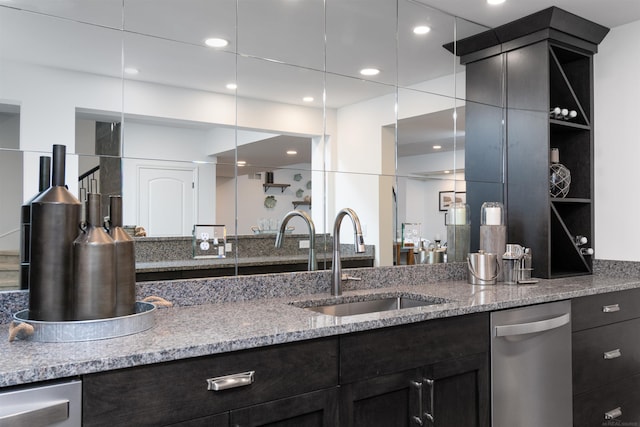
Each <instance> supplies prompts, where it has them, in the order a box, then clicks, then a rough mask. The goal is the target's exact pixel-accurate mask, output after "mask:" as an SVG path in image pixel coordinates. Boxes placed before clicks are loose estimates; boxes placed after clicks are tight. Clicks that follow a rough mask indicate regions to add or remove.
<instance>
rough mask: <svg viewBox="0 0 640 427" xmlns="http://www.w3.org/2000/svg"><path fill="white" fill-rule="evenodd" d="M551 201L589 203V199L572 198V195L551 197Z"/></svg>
mask: <svg viewBox="0 0 640 427" xmlns="http://www.w3.org/2000/svg"><path fill="white" fill-rule="evenodd" d="M551 203H591V199H580V198H574V197H565V198H559V197H552V198H551Z"/></svg>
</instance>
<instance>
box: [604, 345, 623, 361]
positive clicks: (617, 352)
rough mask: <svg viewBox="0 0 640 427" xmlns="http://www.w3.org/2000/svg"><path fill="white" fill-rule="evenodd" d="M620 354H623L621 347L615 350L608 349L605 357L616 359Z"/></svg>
mask: <svg viewBox="0 0 640 427" xmlns="http://www.w3.org/2000/svg"><path fill="white" fill-rule="evenodd" d="M620 356H622V353H621V352H620V349H619V348H616V349H615V350H611V351H606V352H605V353H604V358H605V359H606V360H610V359H616V358H618V357H620Z"/></svg>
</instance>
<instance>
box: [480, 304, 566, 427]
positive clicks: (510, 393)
mask: <svg viewBox="0 0 640 427" xmlns="http://www.w3.org/2000/svg"><path fill="white" fill-rule="evenodd" d="M571 381H572V376H571V301H559V302H553V303H547V304H540V305H535V306H528V307H523V308H517V309H511V310H503V311H497V312H494V313H491V413H492V420H493V421H492V425H493V427H541V426H544V427H570V426H571V425H572V424H573V421H572V420H573V413H572V390H571Z"/></svg>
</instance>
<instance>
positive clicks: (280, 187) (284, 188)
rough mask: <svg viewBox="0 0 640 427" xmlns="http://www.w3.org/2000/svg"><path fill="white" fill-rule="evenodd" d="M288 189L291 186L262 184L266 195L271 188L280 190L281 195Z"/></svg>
mask: <svg viewBox="0 0 640 427" xmlns="http://www.w3.org/2000/svg"><path fill="white" fill-rule="evenodd" d="M287 187H291V184H262V188H264V192H265V193H266V192H267V190H268V189H269V188H279V189H280V192H281V193H284V190H286V189H287Z"/></svg>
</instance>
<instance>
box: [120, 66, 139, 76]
mask: <svg viewBox="0 0 640 427" xmlns="http://www.w3.org/2000/svg"><path fill="white" fill-rule="evenodd" d="M139 72H140V70H138V69H137V68H135V67H125V69H124V73H125V74H129V75H130V76H135V75H136V74H138V73H139Z"/></svg>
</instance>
